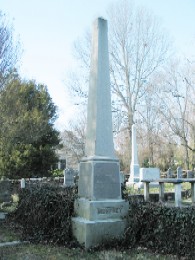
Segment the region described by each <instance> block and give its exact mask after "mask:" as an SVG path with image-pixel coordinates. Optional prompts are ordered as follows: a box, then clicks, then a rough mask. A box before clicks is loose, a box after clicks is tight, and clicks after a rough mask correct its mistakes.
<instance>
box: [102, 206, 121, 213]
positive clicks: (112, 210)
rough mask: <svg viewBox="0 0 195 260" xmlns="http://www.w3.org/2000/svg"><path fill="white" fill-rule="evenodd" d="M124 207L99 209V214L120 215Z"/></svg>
mask: <svg viewBox="0 0 195 260" xmlns="http://www.w3.org/2000/svg"><path fill="white" fill-rule="evenodd" d="M121 210H122V207H120V208H115V207H106V208H98V209H97V213H98V214H118V213H121Z"/></svg>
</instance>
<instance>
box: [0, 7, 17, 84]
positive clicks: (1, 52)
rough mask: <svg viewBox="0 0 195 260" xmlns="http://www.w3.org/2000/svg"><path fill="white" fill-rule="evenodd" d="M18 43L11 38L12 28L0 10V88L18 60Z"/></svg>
mask: <svg viewBox="0 0 195 260" xmlns="http://www.w3.org/2000/svg"><path fill="white" fill-rule="evenodd" d="M19 49H20V48H19V43H17V42H15V43H14V39H13V28H12V26H11V25H10V24H9V23H8V22H7V20H6V18H5V15H4V14H3V13H2V12H1V11H0V88H2V87H3V84H4V83H5V81H6V79H7V77H8V75H9V74H10V72H12V71H13V70H14V69H15V67H16V63H17V61H18V56H19Z"/></svg>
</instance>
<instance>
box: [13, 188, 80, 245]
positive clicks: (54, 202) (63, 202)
mask: <svg viewBox="0 0 195 260" xmlns="http://www.w3.org/2000/svg"><path fill="white" fill-rule="evenodd" d="M75 196H76V190H75V188H74V189H73V188H63V187H54V186H50V185H43V186H34V187H32V188H31V189H23V190H21V191H20V193H19V203H18V207H17V209H16V210H15V212H13V213H12V214H10V215H9V220H10V221H12V222H14V223H15V224H19V225H21V227H22V233H23V239H24V240H30V241H33V242H45V243H49V242H52V243H54V244H63V245H65V244H70V243H71V241H72V240H73V238H72V229H71V217H72V215H73V209H74V205H73V204H74V199H75Z"/></svg>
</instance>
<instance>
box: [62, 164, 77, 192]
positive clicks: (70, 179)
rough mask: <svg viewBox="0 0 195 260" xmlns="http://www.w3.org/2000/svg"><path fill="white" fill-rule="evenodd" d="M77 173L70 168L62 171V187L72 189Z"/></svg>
mask: <svg viewBox="0 0 195 260" xmlns="http://www.w3.org/2000/svg"><path fill="white" fill-rule="evenodd" d="M76 175H77V173H76V172H75V171H74V170H73V169H72V168H67V169H65V170H64V186H66V187H72V186H74V185H75V183H74V179H75V176H76Z"/></svg>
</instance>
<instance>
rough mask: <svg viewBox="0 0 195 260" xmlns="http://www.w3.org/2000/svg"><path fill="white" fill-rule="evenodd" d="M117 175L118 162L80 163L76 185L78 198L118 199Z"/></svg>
mask: <svg viewBox="0 0 195 260" xmlns="http://www.w3.org/2000/svg"><path fill="white" fill-rule="evenodd" d="M119 174H120V173H119V162H115V161H109V162H108V161H107V162H105V161H88V162H81V163H80V172H79V185H78V195H79V197H84V198H88V199H90V200H102V199H120V198H121V186H120V175H119Z"/></svg>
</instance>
